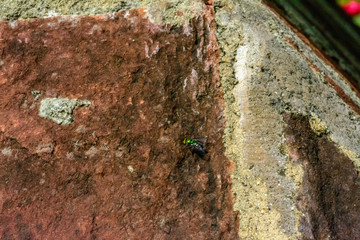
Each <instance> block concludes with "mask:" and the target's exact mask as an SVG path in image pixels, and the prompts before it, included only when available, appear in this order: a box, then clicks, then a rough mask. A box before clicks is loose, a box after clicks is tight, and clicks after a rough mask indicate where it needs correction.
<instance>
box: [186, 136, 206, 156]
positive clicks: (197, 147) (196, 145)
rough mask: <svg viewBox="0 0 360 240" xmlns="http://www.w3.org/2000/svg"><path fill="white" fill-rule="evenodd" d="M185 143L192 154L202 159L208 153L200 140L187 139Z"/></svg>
mask: <svg viewBox="0 0 360 240" xmlns="http://www.w3.org/2000/svg"><path fill="white" fill-rule="evenodd" d="M183 143H184V144H185V145H187V146H188V147H189V148H190V150H191V152H192V153H196V154H197V155H198V156H199V157H201V158H202V157H203V156H204V155H205V153H206V150H205V148H204V144H203V142H202V141H201V140H199V139H195V138H194V139H191V138H190V139H187V138H184V141H183Z"/></svg>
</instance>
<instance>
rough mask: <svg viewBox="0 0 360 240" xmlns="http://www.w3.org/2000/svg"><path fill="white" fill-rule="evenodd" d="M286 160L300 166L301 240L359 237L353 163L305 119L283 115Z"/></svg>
mask: <svg viewBox="0 0 360 240" xmlns="http://www.w3.org/2000/svg"><path fill="white" fill-rule="evenodd" d="M284 120H285V122H286V123H287V128H286V130H285V138H286V143H287V145H288V146H289V149H288V151H289V156H290V161H292V162H294V163H295V164H301V165H302V166H303V169H304V177H303V183H302V186H301V190H300V192H299V194H298V196H297V206H298V208H299V209H301V212H302V213H303V215H302V218H301V225H300V228H299V230H300V232H301V233H302V237H303V239H344V240H345V239H360V228H359V226H360V177H359V171H357V170H356V168H355V166H354V164H353V162H352V161H351V160H350V159H349V158H348V157H347V156H346V155H345V154H343V153H341V152H340V150H339V149H338V148H337V147H336V145H335V144H334V143H333V142H331V141H329V140H328V138H327V136H326V135H325V134H322V135H317V134H315V133H314V132H313V131H312V129H311V127H310V124H309V119H308V118H306V117H303V116H296V115H291V114H285V116H284Z"/></svg>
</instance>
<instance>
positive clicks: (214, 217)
mask: <svg viewBox="0 0 360 240" xmlns="http://www.w3.org/2000/svg"><path fill="white" fill-rule="evenodd" d="M211 16H212V14H211V12H210V10H209V12H208V13H207V14H206V15H204V16H200V17H198V18H197V19H193V20H192V21H191V23H190V25H189V26H186V27H171V26H157V25H154V24H152V23H150V22H149V21H148V19H147V18H145V17H144V12H143V10H133V11H126V12H121V13H114V14H109V15H102V16H93V17H91V16H79V17H59V18H48V19H34V20H29V21H17V22H11V23H10V22H1V23H0V59H1V66H0V96H1V98H0V150H1V152H0V166H1V168H0V211H1V214H0V236H1V238H2V239H97V238H99V239H217V238H223V239H236V238H237V227H236V226H237V215H236V214H235V213H234V212H233V210H232V200H231V193H230V180H229V175H228V167H229V162H228V160H227V159H226V158H225V157H224V146H223V144H222V134H223V128H224V119H223V118H222V111H223V101H222V100H221V99H222V95H221V91H220V87H219V76H218V59H219V54H218V49H217V45H216V41H215V35H214V22H213V20H212V17H211ZM39 91H40V92H39ZM39 94H41V95H39ZM46 98H68V99H78V100H87V101H89V102H91V105H90V106H84V107H82V108H75V109H73V110H69V114H73V117H74V118H73V120H72V121H73V122H72V123H70V124H68V125H59V124H57V123H55V122H54V121H52V120H51V119H48V118H43V117H41V116H39V108H40V105H41V101H42V100H44V99H46ZM73 105H74V104H73ZM74 106H75V105H74ZM57 109H58V108H57ZM184 137H207V145H206V148H207V151H208V153H207V154H206V155H205V157H204V159H201V158H199V157H198V156H197V155H192V154H191V152H190V151H189V149H188V148H186V146H184V145H183V144H182V139H183V138H184Z"/></svg>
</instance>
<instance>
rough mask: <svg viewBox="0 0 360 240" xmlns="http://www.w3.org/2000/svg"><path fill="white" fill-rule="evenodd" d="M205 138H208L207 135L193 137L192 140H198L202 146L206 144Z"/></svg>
mask: <svg viewBox="0 0 360 240" xmlns="http://www.w3.org/2000/svg"><path fill="white" fill-rule="evenodd" d="M207 139H208V138H207V137H205V138H193V140H195V141H196V142H198V143H199V144H200V145H201V146H202V147H203V148H204V147H205V145H206V142H207Z"/></svg>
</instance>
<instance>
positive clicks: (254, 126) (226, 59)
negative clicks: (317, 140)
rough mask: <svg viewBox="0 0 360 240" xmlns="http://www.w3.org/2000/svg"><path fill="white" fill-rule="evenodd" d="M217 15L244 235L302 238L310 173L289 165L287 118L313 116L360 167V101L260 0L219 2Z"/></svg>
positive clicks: (314, 122) (229, 146)
mask: <svg viewBox="0 0 360 240" xmlns="http://www.w3.org/2000/svg"><path fill="white" fill-rule="evenodd" d="M215 17H216V23H217V39H218V41H219V46H220V49H221V50H222V53H221V54H222V55H221V56H222V57H221V64H220V76H221V80H222V84H223V87H224V90H225V101H226V109H225V116H226V120H227V127H226V129H225V139H226V151H227V155H228V156H229V158H230V159H231V160H233V161H234V163H235V169H234V171H233V172H232V183H233V193H234V195H235V196H236V200H235V203H234V209H235V210H239V211H240V216H241V217H240V228H239V235H240V237H242V238H243V239H276V240H278V239H301V238H302V232H300V231H299V229H300V228H301V227H302V226H301V224H302V220H301V219H302V209H301V208H298V205H297V204H296V203H297V197H298V194H300V189H301V186H302V184H303V178H304V177H305V175H304V174H305V169H304V168H303V166H302V165H300V164H294V163H293V162H291V161H289V155H288V152H287V148H288V147H287V144H286V141H285V138H284V131H285V128H286V124H285V122H284V121H283V116H282V114H283V113H284V112H288V113H295V114H301V115H303V116H307V117H308V118H309V119H312V125H311V126H312V127H313V130H314V131H315V132H318V134H321V133H322V132H326V133H327V134H328V135H327V137H328V138H329V139H330V140H331V141H333V142H334V143H335V145H336V146H337V148H338V149H339V151H341V152H343V153H345V154H346V155H347V156H348V157H349V158H350V159H351V161H352V162H353V163H354V165H355V167H356V169H359V167H360V159H359V156H360V142H359V140H360V128H359V123H360V117H359V115H358V113H359V111H358V108H359V105H360V104H359V103H360V100H359V97H358V96H357V94H356V91H353V89H352V88H351V86H349V85H348V83H347V81H346V79H344V78H343V76H342V75H340V74H338V73H337V72H336V71H335V70H334V68H332V66H331V65H328V64H327V62H326V61H324V59H322V58H320V57H319V56H318V54H317V53H316V52H315V51H314V49H313V48H311V47H310V46H308V45H307V44H306V42H304V41H303V40H304V39H302V38H300V37H299V36H298V35H297V34H296V32H294V31H293V30H292V29H291V28H290V27H289V26H288V25H286V24H285V23H284V22H283V21H282V20H281V19H280V18H279V17H278V16H277V15H275V14H274V13H273V12H272V11H271V10H269V9H268V8H267V7H266V6H265V5H263V4H262V2H261V1H260V0H259V1H258V0H242V1H231V0H222V1H216V2H215ZM329 171H331V170H330V169H329ZM328 174H331V173H330V172H329V173H328ZM349 208H350V206H349ZM352 226H354V225H352ZM305 239H306V238H305Z"/></svg>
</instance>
